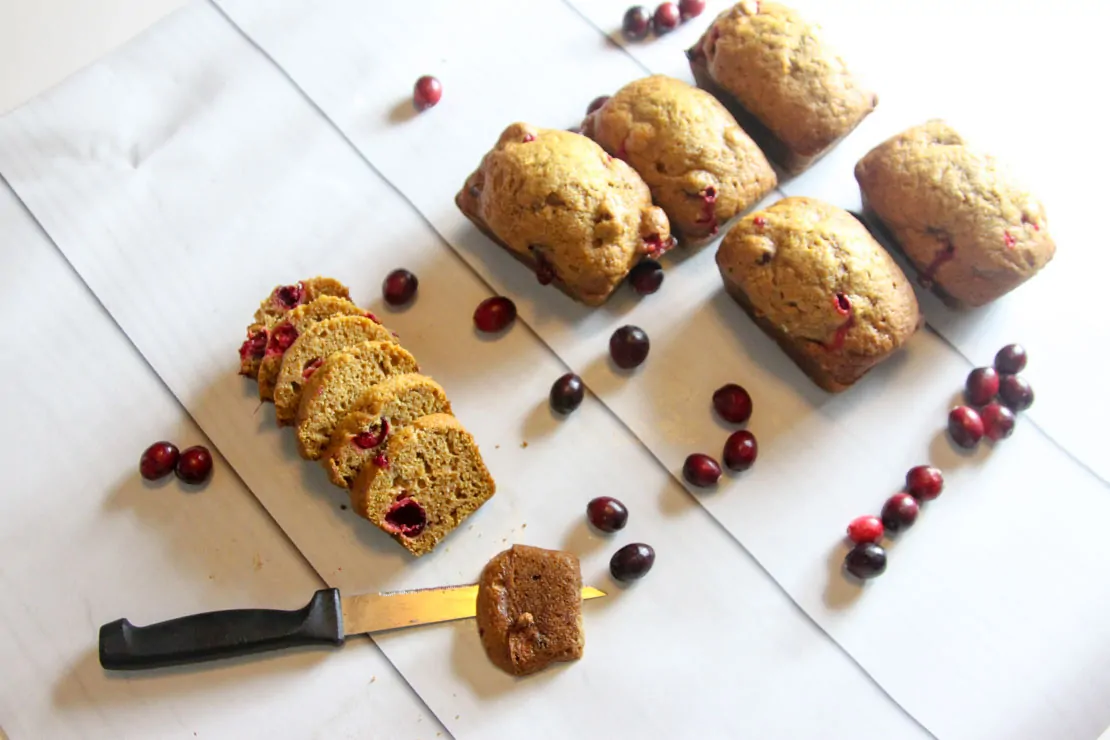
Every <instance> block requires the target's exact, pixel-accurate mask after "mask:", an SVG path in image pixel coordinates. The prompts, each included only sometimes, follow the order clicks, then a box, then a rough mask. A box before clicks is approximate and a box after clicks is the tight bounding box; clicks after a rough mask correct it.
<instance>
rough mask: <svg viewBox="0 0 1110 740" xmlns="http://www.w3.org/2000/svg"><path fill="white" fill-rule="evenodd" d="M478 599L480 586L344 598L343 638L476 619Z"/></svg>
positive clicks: (589, 594) (591, 595) (587, 590)
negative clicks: (470, 618) (419, 625)
mask: <svg viewBox="0 0 1110 740" xmlns="http://www.w3.org/2000/svg"><path fill="white" fill-rule="evenodd" d="M605 595H606V594H605V592H604V591H599V590H598V589H596V588H592V587H590V586H584V587H583V588H582V598H583V599H596V598H598V597H599V596H605ZM477 598H478V586H477V584H471V585H469V586H448V587H446V588H423V589H417V590H415V591H394V592H391V593H384V594H359V595H358V596H343V597H341V599H340V602H341V604H342V609H343V634H344V636H350V635H361V634H363V633H366V632H381V631H382V630H391V629H397V628H399V627H412V626H415V625H418V624H433V623H435V622H450V621H453V620H456V619H466V618H467V617H473V616H474V611H475V604H476V601H477Z"/></svg>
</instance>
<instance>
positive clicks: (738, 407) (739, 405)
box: [713, 383, 752, 424]
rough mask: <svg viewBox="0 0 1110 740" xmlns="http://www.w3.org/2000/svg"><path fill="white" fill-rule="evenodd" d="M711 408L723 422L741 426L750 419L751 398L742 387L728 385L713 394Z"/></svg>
mask: <svg viewBox="0 0 1110 740" xmlns="http://www.w3.org/2000/svg"><path fill="white" fill-rule="evenodd" d="M713 408H715V409H716V410H717V414H718V415H719V416H720V417H721V418H722V419H724V420H725V421H727V422H730V423H732V424H743V423H744V422H745V421H747V420H748V419H750V418H752V397H751V395H750V394H749V393H748V392H747V391H746V390H744V388H743V386H739V385H737V384H736V383H729V384H728V385H722V386H721V387H720V388H718V389H717V390H715V391H714V392H713Z"/></svg>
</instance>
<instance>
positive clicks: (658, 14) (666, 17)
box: [651, 3, 682, 36]
mask: <svg viewBox="0 0 1110 740" xmlns="http://www.w3.org/2000/svg"><path fill="white" fill-rule="evenodd" d="M680 20H682V16H681V14H680V13H679V12H678V6H677V5H675V4H674V3H660V5H659V7H658V8H656V9H655V15H653V16H652V17H651V26H652V28H653V29H655V33H656V35H659V36H662V35H663V34H666V33H670V32H671V31H673V30H675V29H676V28H678V23H679V21H680Z"/></svg>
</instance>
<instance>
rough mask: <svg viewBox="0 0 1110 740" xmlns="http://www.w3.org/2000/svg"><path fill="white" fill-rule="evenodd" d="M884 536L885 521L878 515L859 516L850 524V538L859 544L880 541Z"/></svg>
mask: <svg viewBox="0 0 1110 740" xmlns="http://www.w3.org/2000/svg"><path fill="white" fill-rule="evenodd" d="M882 538H883V523H882V522H881V521H880V520H879V517H877V516H870V515H868V516H857V517H856V518H855V519H853V520H852V521H851V523H850V524H848V539H850V540H851V541H852V542H854V543H856V544H857V545H858V544H860V543H861V542H878V541H879V540H881V539H882Z"/></svg>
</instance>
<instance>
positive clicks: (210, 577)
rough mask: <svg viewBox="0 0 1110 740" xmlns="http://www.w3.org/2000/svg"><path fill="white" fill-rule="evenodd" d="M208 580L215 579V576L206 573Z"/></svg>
mask: <svg viewBox="0 0 1110 740" xmlns="http://www.w3.org/2000/svg"><path fill="white" fill-rule="evenodd" d="M208 580H210V581H214V580H216V576H214V575H213V574H211V573H209V574H208Z"/></svg>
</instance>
